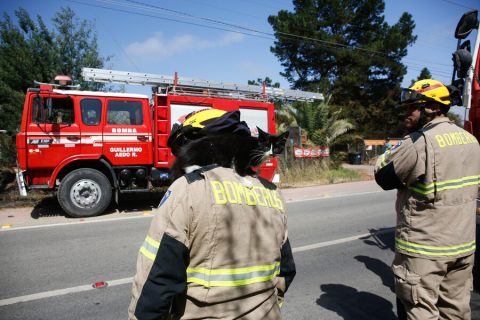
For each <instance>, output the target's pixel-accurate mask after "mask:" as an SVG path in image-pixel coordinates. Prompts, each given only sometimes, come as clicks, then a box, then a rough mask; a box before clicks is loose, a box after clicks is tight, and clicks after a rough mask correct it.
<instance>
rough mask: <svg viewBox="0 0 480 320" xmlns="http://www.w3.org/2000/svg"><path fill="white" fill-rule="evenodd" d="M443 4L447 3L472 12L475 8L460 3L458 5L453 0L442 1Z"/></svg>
mask: <svg viewBox="0 0 480 320" xmlns="http://www.w3.org/2000/svg"><path fill="white" fill-rule="evenodd" d="M442 1H443V2H446V3H450V4H452V5H454V6H457V7H462V8H465V9H470V10H473V9H474V8H472V7H467V6H464V5H463V4H460V3H457V2H455V1H452V0H442Z"/></svg>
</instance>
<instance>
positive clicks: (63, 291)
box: [0, 277, 133, 307]
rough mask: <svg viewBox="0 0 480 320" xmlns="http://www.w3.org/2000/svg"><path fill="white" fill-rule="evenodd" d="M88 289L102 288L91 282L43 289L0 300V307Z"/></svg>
mask: <svg viewBox="0 0 480 320" xmlns="http://www.w3.org/2000/svg"><path fill="white" fill-rule="evenodd" d="M132 280H133V278H132V277H130V278H123V279H118V280H112V281H106V282H107V283H108V287H114V286H118V285H121V284H127V283H131V282H132ZM108 287H107V288H108ZM90 290H104V289H95V288H94V287H93V286H92V285H91V284H87V285H83V286H78V287H72V288H65V289H59V290H51V291H45V292H40V293H34V294H29V295H26V296H20V297H15V298H9V299H3V300H0V307H3V306H8V305H10V304H16V303H20V302H28V301H33V300H39V299H45V298H51V297H57V296H63V295H66V294H70V293H78V292H84V291H90Z"/></svg>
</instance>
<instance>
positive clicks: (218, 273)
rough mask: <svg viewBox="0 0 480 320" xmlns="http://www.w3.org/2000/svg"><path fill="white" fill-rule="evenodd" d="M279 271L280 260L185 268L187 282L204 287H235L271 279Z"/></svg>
mask: <svg viewBox="0 0 480 320" xmlns="http://www.w3.org/2000/svg"><path fill="white" fill-rule="evenodd" d="M279 273H280V262H275V263H273V264H269V265H261V266H252V267H243V268H234V269H206V268H187V282H191V283H197V284H200V285H202V286H204V287H207V288H209V287H237V286H245V285H249V284H252V283H258V282H266V281H269V280H272V279H273V278H275V277H276V276H277V275H278V274H279Z"/></svg>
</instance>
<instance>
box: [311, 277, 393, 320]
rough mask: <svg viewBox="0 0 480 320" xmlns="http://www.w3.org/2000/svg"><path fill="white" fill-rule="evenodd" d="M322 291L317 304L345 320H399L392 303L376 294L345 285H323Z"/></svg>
mask: <svg viewBox="0 0 480 320" xmlns="http://www.w3.org/2000/svg"><path fill="white" fill-rule="evenodd" d="M320 289H321V290H322V292H323V293H322V295H320V298H318V299H317V304H318V305H319V306H322V307H323V308H326V309H328V310H331V311H334V312H335V313H336V314H338V315H339V316H340V317H342V318H343V319H345V320H389V319H397V317H396V316H395V314H394V312H393V305H392V303H391V302H390V301H388V300H387V299H384V298H382V297H380V296H377V295H375V294H372V293H369V292H364V291H358V290H357V289H355V288H352V287H349V286H346V285H343V284H323V285H321V286H320Z"/></svg>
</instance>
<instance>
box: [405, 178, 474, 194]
mask: <svg viewBox="0 0 480 320" xmlns="http://www.w3.org/2000/svg"><path fill="white" fill-rule="evenodd" d="M479 180H480V176H478V175H477V176H467V177H463V178H460V179H451V180H445V181H440V182H434V183H431V184H429V185H424V184H422V183H415V184H413V185H412V186H410V188H409V189H410V190H411V191H414V192H416V193H420V194H423V195H427V194H430V193H433V192H435V190H436V191H437V192H438V191H443V190H451V189H460V188H463V187H467V186H473V185H478V184H479Z"/></svg>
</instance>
